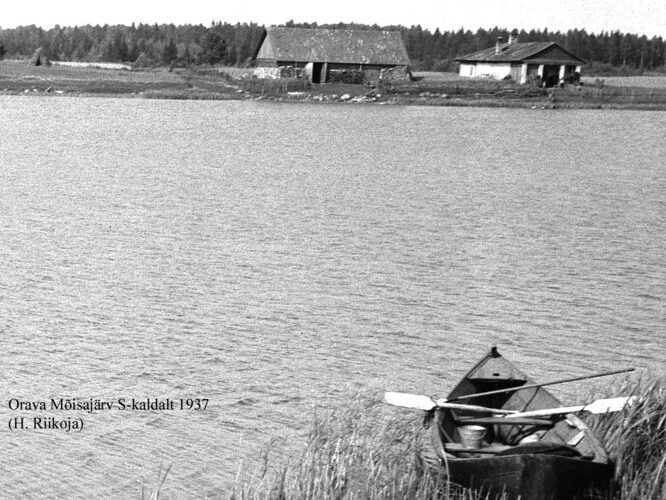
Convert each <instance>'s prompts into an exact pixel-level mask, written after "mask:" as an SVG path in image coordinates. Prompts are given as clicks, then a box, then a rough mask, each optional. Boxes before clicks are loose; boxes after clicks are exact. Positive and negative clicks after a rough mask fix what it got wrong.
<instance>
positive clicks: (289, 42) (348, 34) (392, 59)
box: [255, 27, 410, 83]
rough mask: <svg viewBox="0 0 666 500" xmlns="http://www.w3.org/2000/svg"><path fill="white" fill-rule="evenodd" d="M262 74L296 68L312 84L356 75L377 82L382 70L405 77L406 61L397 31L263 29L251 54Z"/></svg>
mask: <svg viewBox="0 0 666 500" xmlns="http://www.w3.org/2000/svg"><path fill="white" fill-rule="evenodd" d="M255 60H256V64H257V66H258V67H259V69H260V70H261V69H263V70H264V72H265V73H266V74H270V73H271V70H270V68H274V70H273V71H272V73H276V74H277V71H276V70H275V69H277V68H280V67H293V68H300V69H302V70H303V73H304V74H305V75H306V76H307V77H308V78H309V79H310V80H311V81H312V82H313V83H324V82H329V81H341V80H343V78H342V76H343V75H347V76H349V75H356V76H358V77H360V78H362V80H363V81H371V80H377V79H378V78H379V77H380V75H381V74H383V73H382V70H384V72H386V71H387V70H392V71H394V72H395V71H396V70H397V72H398V73H402V74H407V73H408V69H409V65H410V61H409V56H408V55H407V49H406V48H405V44H404V42H403V40H402V36H401V34H400V32H398V31H376V30H347V29H320V28H312V29H307V28H273V27H271V28H266V31H265V34H264V36H263V39H262V41H261V43H260V45H259V47H258V48H257V51H256V54H255Z"/></svg>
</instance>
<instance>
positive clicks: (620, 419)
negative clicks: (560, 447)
mask: <svg viewBox="0 0 666 500" xmlns="http://www.w3.org/2000/svg"><path fill="white" fill-rule="evenodd" d="M628 394H633V395H636V396H638V397H639V400H640V402H639V403H638V404H636V405H635V406H633V407H632V408H630V409H627V410H625V411H623V412H618V413H613V414H611V415H608V416H604V417H602V418H600V417H598V418H596V419H594V421H592V422H591V424H592V428H593V430H594V431H595V432H596V433H597V435H598V436H599V437H600V438H601V441H602V442H603V443H605V445H606V449H607V450H608V453H609V454H610V456H611V458H612V459H613V460H614V461H615V478H616V480H617V482H618V495H617V498H621V499H623V500H625V499H626V500H630V499H631V500H634V499H644V500H648V499H650V500H652V499H657V498H666V377H661V378H658V379H654V380H650V381H643V382H640V383H638V384H634V385H630V384H625V385H624V386H623V387H621V388H620V389H619V390H618V395H628Z"/></svg>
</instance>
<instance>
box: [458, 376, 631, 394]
mask: <svg viewBox="0 0 666 500" xmlns="http://www.w3.org/2000/svg"><path fill="white" fill-rule="evenodd" d="M634 370H635V368H625V369H624V370H617V371H614V372H606V373H597V374H594V375H583V376H581V377H573V378H565V379H560V380H553V381H552V382H545V383H543V384H527V385H521V386H519V387H508V388H506V389H497V390H495V391H487V392H479V393H476V394H465V395H464V396H457V397H455V398H451V399H448V400H447V401H461V400H463V399H472V398H479V397H482V396H492V395H493V394H504V393H506V392H514V391H523V390H525V389H536V388H539V387H546V386H548V385H555V384H564V383H566V382H575V381H577V380H587V379H590V378H596V377H608V376H609V375H617V374H618V373H628V372H633V371H634Z"/></svg>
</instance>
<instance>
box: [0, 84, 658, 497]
mask: <svg viewBox="0 0 666 500" xmlns="http://www.w3.org/2000/svg"><path fill="white" fill-rule="evenodd" d="M665 130H666V113H660V112H632V111H545V110H509V109H482V108H475V109H465V108H431V107H392V106H362V105H353V104H349V105H300V104H280V103H262V102H187V101H151V100H139V99H137V100H134V99H96V98H58V97H51V98H46V97H17V96H5V97H0V334H1V339H0V343H1V344H0V345H1V354H2V362H1V363H0V389H1V390H0V394H1V396H0V397H1V398H2V401H0V404H1V410H0V424H2V430H1V431H0V441H1V443H2V453H0V470H2V474H1V475H0V491H3V492H4V494H6V495H8V496H9V497H15V496H24V497H40V498H49V497H57V498H73V497H86V498H91V497H98V496H101V497H115V498H122V497H131V498H137V497H138V496H140V494H141V487H142V485H146V486H148V487H149V486H151V485H154V484H155V478H156V476H157V471H158V469H159V467H160V464H163V465H164V466H167V465H169V464H173V467H172V470H171V472H170V474H169V476H168V479H167V482H166V483H165V490H166V491H167V492H168V493H170V494H172V495H175V496H179V495H180V496H183V497H192V496H196V497H204V496H205V495H209V494H214V493H216V492H217V493H219V492H224V491H226V490H227V489H228V488H229V485H230V484H231V483H232V481H233V478H234V474H235V473H236V470H237V468H238V465H239V463H240V461H241V459H243V458H246V459H247V460H248V461H250V462H252V460H256V458H257V457H258V455H259V452H260V450H261V448H262V446H264V445H266V444H267V443H268V442H270V441H271V439H273V438H277V437H279V438H284V439H287V440H288V441H289V440H293V442H298V440H299V439H301V438H302V436H303V435H304V433H305V431H306V429H307V426H308V424H309V422H310V421H311V420H312V416H313V414H314V409H315V408H319V409H321V410H322V411H326V410H327V409H331V408H334V407H335V406H337V405H340V404H344V403H345V402H346V401H347V400H348V398H349V396H350V395H353V394H356V393H358V392H362V393H366V394H367V393H370V394H372V393H376V394H377V398H381V396H382V393H383V391H385V390H395V391H404V392H413V393H416V394H430V395H438V396H443V395H445V394H446V393H447V391H448V390H449V389H450V388H451V387H452V386H453V385H454V384H455V383H456V381H457V380H458V379H459V378H460V377H461V376H462V375H463V374H464V372H465V371H466V370H467V369H468V368H469V367H470V366H471V364H472V363H474V362H476V361H477V359H478V358H480V357H481V356H482V355H483V354H484V353H485V352H486V351H487V349H488V348H489V347H490V346H491V345H498V346H499V349H500V351H501V352H502V353H503V354H504V355H506V356H507V357H508V358H509V359H511V360H514V361H516V362H518V363H519V364H520V365H521V366H522V367H523V368H524V370H525V371H526V372H527V373H529V374H530V375H532V376H533V377H534V378H536V379H537V380H542V381H546V380H555V379H557V378H564V377H571V376H576V375H584V374H591V373H595V372H599V371H608V370H613V369H618V368H623V367H636V368H637V369H638V370H639V372H641V373H643V372H647V371H655V370H657V371H658V370H661V369H663V366H662V363H663V360H664V358H665V356H666V327H665V324H666V289H665V286H664V283H666V245H665V241H666V240H665V237H664V235H665V234H666V195H665V193H666V143H665V141H664V139H665V135H664V131H665ZM613 380H616V379H610V380H609V379H596V381H594V382H593V383H591V384H590V385H591V386H592V387H593V388H597V389H600V390H604V388H605V387H607V385H608V384H609V383H612V382H613ZM587 388H588V384H586V383H579V384H569V385H567V386H560V387H558V388H555V389H554V391H555V393H556V394H558V395H559V396H560V397H561V398H562V399H563V400H565V401H566V402H571V401H573V400H574V399H575V395H576V394H577V393H578V394H580V393H581V391H585V390H587ZM51 398H56V399H59V398H80V399H81V400H89V399H90V398H98V399H101V400H104V401H117V400H118V398H127V400H131V398H136V399H145V398H172V399H173V398H207V399H209V403H208V407H207V408H206V410H205V411H199V412H194V411H189V412H188V411H180V410H173V411H138V410H137V411H127V410H126V411H120V410H116V409H114V410H113V411H99V412H95V413H92V414H88V413H85V412H82V411H70V412H66V411H51V410H48V411H43V410H26V409H23V410H12V409H11V408H10V400H12V399H16V400H21V401H38V402H39V401H45V402H49V401H50V399H51ZM41 416H54V417H57V418H61V419H66V418H67V417H74V418H81V420H82V421H83V423H84V429H83V430H82V431H81V432H70V433H66V432H64V431H61V430H49V429H32V428H25V429H17V430H13V431H11V430H10V429H9V426H10V424H11V422H12V421H13V419H16V418H19V417H25V419H26V422H28V423H29V422H32V419H33V418H34V417H41ZM26 425H27V424H26Z"/></svg>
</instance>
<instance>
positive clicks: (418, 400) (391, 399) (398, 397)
mask: <svg viewBox="0 0 666 500" xmlns="http://www.w3.org/2000/svg"><path fill="white" fill-rule="evenodd" d="M384 401H386V402H387V403H388V404H390V405H393V406H401V407H403V408H415V409H417V410H426V411H428V410H432V409H433V408H434V407H435V402H434V401H433V400H432V399H431V398H429V397H428V396H420V395H418V394H406V393H404V392H387V393H385V394H384Z"/></svg>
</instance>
